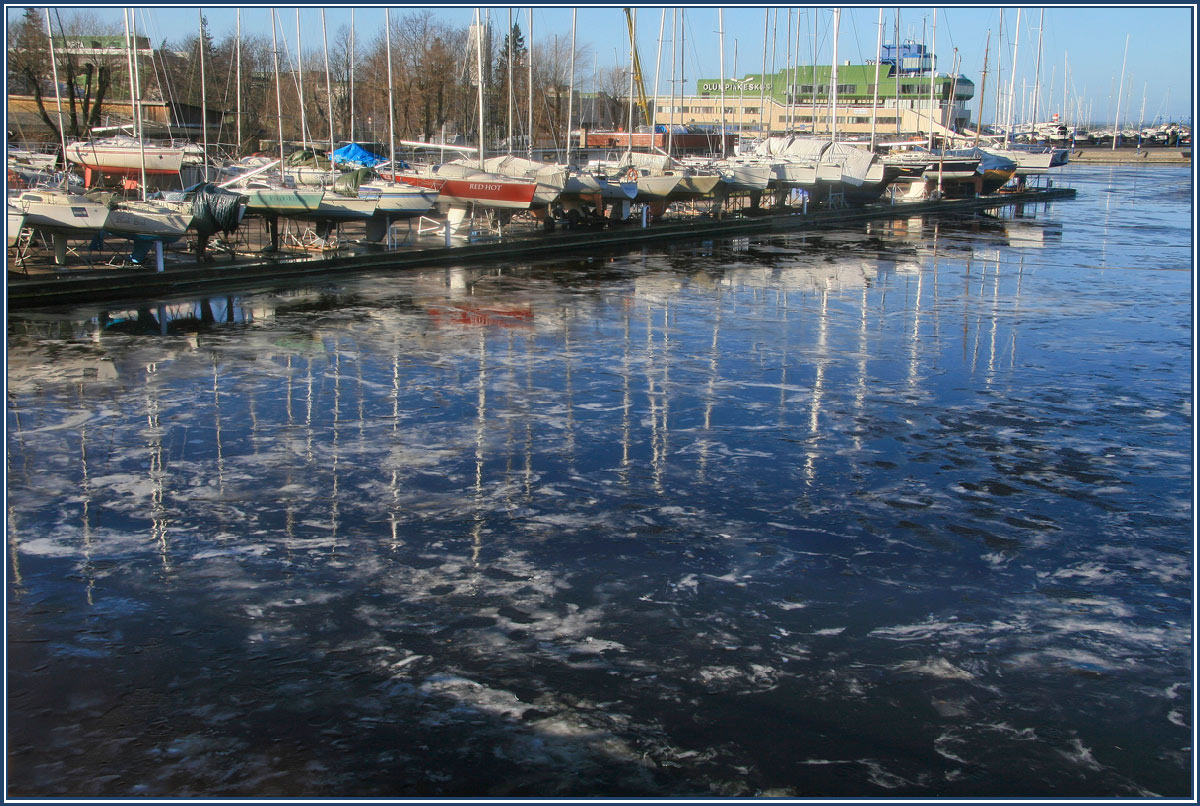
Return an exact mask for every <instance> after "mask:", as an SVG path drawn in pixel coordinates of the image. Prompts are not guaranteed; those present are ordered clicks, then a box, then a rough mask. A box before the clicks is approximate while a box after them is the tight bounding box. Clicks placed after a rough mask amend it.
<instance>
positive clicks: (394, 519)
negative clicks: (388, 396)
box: [388, 334, 400, 548]
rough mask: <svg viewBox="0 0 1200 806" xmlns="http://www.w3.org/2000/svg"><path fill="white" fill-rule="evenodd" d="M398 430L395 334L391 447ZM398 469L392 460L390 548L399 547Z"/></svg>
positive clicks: (396, 342) (395, 343)
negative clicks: (397, 530)
mask: <svg viewBox="0 0 1200 806" xmlns="http://www.w3.org/2000/svg"><path fill="white" fill-rule="evenodd" d="M399 428H400V345H399V340H398V339H397V338H396V336H395V334H393V335H392V445H395V444H396V431H397V430H398V429H399ZM399 472H400V471H399V468H397V467H396V461H395V459H394V458H393V460H392V484H391V489H392V505H391V507H390V508H389V509H388V523H389V524H390V525H391V527H392V547H393V548H395V547H396V546H399V545H400V540H399V536H398V535H397V533H396V527H397V525H398V524H399V514H400V486H399V477H398V474H399Z"/></svg>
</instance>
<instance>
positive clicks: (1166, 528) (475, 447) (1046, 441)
mask: <svg viewBox="0 0 1200 806" xmlns="http://www.w3.org/2000/svg"><path fill="white" fill-rule="evenodd" d="M1056 181H1058V182H1067V183H1069V184H1072V185H1073V186H1075V187H1077V188H1078V190H1079V196H1078V198H1077V199H1076V200H1074V201H1065V202H1057V203H1055V204H1053V205H1052V206H1049V207H1043V206H1038V207H1036V208H1032V207H1030V208H1026V209H1024V210H1013V209H1006V210H1004V211H1001V212H1000V214H999V215H998V216H997V217H995V218H990V217H985V218H972V219H968V220H947V219H940V220H939V219H934V218H925V219H907V220H906V219H900V220H897V221H894V222H888V223H883V224H880V223H872V224H867V225H861V226H858V227H855V228H852V229H845V230H838V231H829V232H823V233H820V234H815V235H806V236H798V235H797V236H788V237H778V238H771V239H764V240H761V241H760V240H754V241H746V240H735V241H716V242H713V243H703V244H694V245H690V246H687V247H676V248H670V249H662V250H658V251H655V250H648V251H646V252H644V253H637V254H630V255H627V256H622V257H617V258H611V257H596V258H593V259H590V260H588V259H571V260H560V261H544V262H539V263H536V264H532V265H529V264H524V265H498V266H493V267H489V268H487V269H486V270H478V269H451V270H437V271H432V272H428V273H418V274H405V275H402V276H389V275H387V274H383V273H380V274H374V275H364V276H362V277H361V278H357V279H354V280H342V279H339V280H337V281H335V282H331V283H330V284H328V285H323V286H317V285H311V286H307V287H305V288H299V289H292V290H288V291H278V292H275V293H261V294H240V295H235V296H231V297H220V298H216V297H214V298H210V299H208V300H203V301H201V300H189V301H172V302H164V303H162V304H157V303H156V304H151V305H147V306H146V307H145V308H143V309H141V310H138V309H136V308H132V309H130V310H109V311H105V312H100V311H98V310H95V309H78V310H69V311H62V310H60V311H45V312H40V313H31V314H23V315H21V316H19V317H17V316H13V317H10V320H9V329H8V349H9V353H8V415H7V471H8V473H7V477H8V488H7V512H6V516H7V526H8V532H7V539H8V554H7V580H8V614H7V620H8V643H7V650H8V702H7V707H8V737H7V740H8V745H7V750H8V758H7V760H8V767H7V776H8V784H9V792H8V794H9V795H10V796H15V797H22V796H43V797H46V796H59V797H62V796H89V797H97V796H112V797H127V796H191V797H198V796H216V797H235V796H250V795H253V796H323V797H337V796H422V795H429V796H434V795H442V796H446V795H455V796H513V797H516V796H532V795H558V796H593V795H614V796H617V795H625V796H628V795H644V796H668V795H669V796H680V797H690V796H728V795H743V796H750V795H764V794H771V795H783V796H798V797H812V796H828V797H837V796H867V797H870V796H889V797H892V796H907V797H925V796H1052V797H1065V796H1081V797H1085V796H1086V797H1096V796H1131V797H1137V796H1147V795H1160V796H1186V795H1188V793H1189V789H1190V780H1191V766H1192V746H1191V737H1192V720H1193V714H1192V690H1191V679H1192V671H1193V670H1192V668H1191V635H1192V627H1193V624H1192V601H1191V595H1192V582H1193V581H1192V517H1193V512H1192V453H1191V447H1192V436H1191V434H1192V417H1193V412H1192V408H1191V365H1192V310H1191V288H1192V271H1191V270H1192V232H1191V226H1192V220H1191V215H1192V213H1191V208H1190V205H1191V201H1192V197H1193V196H1192V194H1193V190H1192V182H1191V172H1190V169H1187V168H1144V167H1136V168H1129V167H1113V168H1109V167H1099V168H1098V167H1086V168H1085V167H1074V166H1072V167H1070V168H1068V170H1067V171H1066V172H1065V173H1063V174H1062V175H1061V176H1059V177H1056Z"/></svg>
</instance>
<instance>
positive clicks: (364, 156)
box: [332, 143, 387, 168]
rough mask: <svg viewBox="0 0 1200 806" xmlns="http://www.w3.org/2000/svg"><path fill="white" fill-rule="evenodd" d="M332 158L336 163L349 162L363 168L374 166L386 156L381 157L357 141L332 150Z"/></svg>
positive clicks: (385, 159) (383, 160)
mask: <svg viewBox="0 0 1200 806" xmlns="http://www.w3.org/2000/svg"><path fill="white" fill-rule="evenodd" d="M332 160H333V162H334V163H335V164H337V165H342V164H350V165H361V166H362V167H364V168H374V167H375V166H376V165H378V164H379V163H381V162H386V161H387V158H386V157H381V156H379V155H378V154H372V153H371V152H370V151H367V150H366V149H365V148H363V147H362V146H360V145H359V144H358V143H350V144H349V145H345V146H342V147H341V148H339V149H338V150H337V151H335V152H333V155H332Z"/></svg>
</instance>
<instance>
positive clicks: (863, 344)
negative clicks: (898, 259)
mask: <svg viewBox="0 0 1200 806" xmlns="http://www.w3.org/2000/svg"><path fill="white" fill-rule="evenodd" d="M866 399H867V284H866V283H863V287H862V298H861V300H860V301H859V305H858V385H857V386H856V387H855V388H854V410H855V412H856V413H857V416H856V419H857V418H861V417H862V410H863V404H864V403H865V402H866ZM850 434H851V437H850V438H851V439H852V440H853V441H854V448H855V450H859V451H861V450H862V446H863V445H862V429H861V428H858V427H855V428H853V429H851V431H850Z"/></svg>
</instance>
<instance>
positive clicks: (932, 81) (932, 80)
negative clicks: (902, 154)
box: [929, 8, 940, 176]
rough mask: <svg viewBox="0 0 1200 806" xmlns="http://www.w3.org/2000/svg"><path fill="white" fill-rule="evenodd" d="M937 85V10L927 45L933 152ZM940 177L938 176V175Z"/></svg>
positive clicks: (930, 147)
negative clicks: (931, 37) (934, 92)
mask: <svg viewBox="0 0 1200 806" xmlns="http://www.w3.org/2000/svg"><path fill="white" fill-rule="evenodd" d="M936 84H937V8H934V9H933V41H932V42H931V43H930V44H929V150H930V151H932V150H933V107H934V101H933V90H934V86H935V85H936ZM939 176H940V174H939Z"/></svg>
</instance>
